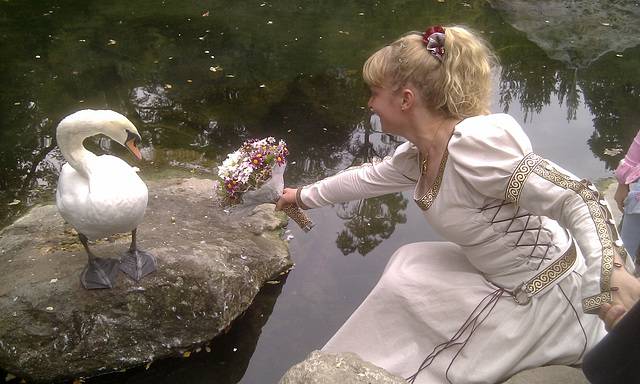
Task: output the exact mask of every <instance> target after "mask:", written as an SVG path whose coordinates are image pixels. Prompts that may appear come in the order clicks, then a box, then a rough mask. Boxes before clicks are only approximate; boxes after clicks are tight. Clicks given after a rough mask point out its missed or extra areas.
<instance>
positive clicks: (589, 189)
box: [534, 161, 613, 312]
mask: <svg viewBox="0 0 640 384" xmlns="http://www.w3.org/2000/svg"><path fill="white" fill-rule="evenodd" d="M534 172H535V173H536V174H537V175H539V176H540V177H542V178H544V179H546V180H549V181H551V182H552V183H554V184H556V185H557V186H559V187H561V188H564V189H570V190H572V191H574V192H576V193H577V194H578V195H579V196H580V197H582V200H584V202H585V203H586V204H587V207H588V209H589V213H590V214H591V218H592V219H593V222H594V224H595V226H596V231H597V233H598V238H599V239H600V243H601V244H602V267H601V278H600V291H601V293H599V294H598V295H595V296H591V297H587V298H584V299H582V307H583V310H584V311H585V312H589V311H593V310H595V309H598V308H599V307H600V306H602V304H604V303H608V302H610V301H611V292H610V290H611V274H612V272H613V241H612V240H611V233H610V231H609V228H608V224H607V217H606V214H604V212H606V209H604V207H603V206H602V204H601V203H600V200H599V193H598V191H597V189H596V188H595V187H594V186H593V184H591V183H590V182H589V181H588V180H580V181H579V180H575V179H572V178H570V177H569V176H567V175H565V174H563V173H560V172H558V171H557V170H556V169H554V168H552V167H551V166H550V165H549V163H548V162H547V161H541V162H539V163H538V165H537V166H536V168H535V170H534Z"/></svg>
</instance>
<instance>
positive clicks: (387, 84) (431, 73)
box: [363, 26, 498, 118]
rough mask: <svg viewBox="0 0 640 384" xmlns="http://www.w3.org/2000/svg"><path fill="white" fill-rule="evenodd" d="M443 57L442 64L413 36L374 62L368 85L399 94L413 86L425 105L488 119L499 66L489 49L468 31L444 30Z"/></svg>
mask: <svg viewBox="0 0 640 384" xmlns="http://www.w3.org/2000/svg"><path fill="white" fill-rule="evenodd" d="M444 52H445V54H444V60H440V59H438V58H437V57H436V56H434V55H433V54H432V53H431V52H430V51H429V50H427V46H426V44H425V43H424V42H423V41H422V34H421V33H420V32H412V33H410V34H408V35H406V36H403V37H401V38H400V39H398V40H396V41H394V42H393V43H391V44H390V45H388V46H386V47H384V48H381V49H380V50H378V51H377V52H376V53H374V54H373V55H372V56H371V57H369V59H368V60H367V61H366V62H365V64H364V67H363V76H364V80H365V82H366V83H367V84H369V85H374V86H379V87H382V88H385V89H388V90H391V91H394V92H395V91H399V90H401V89H402V88H404V87H405V86H407V85H409V84H411V85H413V86H414V87H416V88H417V90H418V91H419V92H420V94H421V96H422V99H423V100H424V101H425V103H427V104H428V105H429V106H431V107H433V108H435V109H440V110H442V111H443V112H444V113H446V114H447V115H449V116H452V117H458V118H465V117H471V116H477V115H486V114H489V104H490V102H491V92H492V89H493V81H492V72H493V70H494V69H495V68H496V67H497V65H498V60H497V57H496V55H495V53H494V52H493V50H492V49H491V48H490V47H489V44H488V43H487V42H486V41H485V40H484V39H483V38H482V37H480V36H479V35H477V34H476V33H475V32H473V31H471V30H469V29H467V28H465V27H460V26H454V27H445V42H444Z"/></svg>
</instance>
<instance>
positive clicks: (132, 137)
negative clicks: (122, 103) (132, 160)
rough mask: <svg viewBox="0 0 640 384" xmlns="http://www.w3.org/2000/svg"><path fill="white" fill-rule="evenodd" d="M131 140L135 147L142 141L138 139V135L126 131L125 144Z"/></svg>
mask: <svg viewBox="0 0 640 384" xmlns="http://www.w3.org/2000/svg"><path fill="white" fill-rule="evenodd" d="M131 140H133V144H134V145H135V146H136V147H137V146H138V144H140V142H141V141H142V139H141V138H140V135H138V134H136V133H133V132H131V131H130V130H128V129H127V140H126V141H127V142H130V141H131Z"/></svg>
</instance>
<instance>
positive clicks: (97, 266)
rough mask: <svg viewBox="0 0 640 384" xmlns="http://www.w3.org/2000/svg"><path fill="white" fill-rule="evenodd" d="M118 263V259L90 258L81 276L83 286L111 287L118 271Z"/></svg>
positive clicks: (91, 287) (94, 287)
mask: <svg viewBox="0 0 640 384" xmlns="http://www.w3.org/2000/svg"><path fill="white" fill-rule="evenodd" d="M118 264H120V263H119V262H118V260H116V259H108V258H107V259H101V258H93V259H89V262H88V263H87V265H86V266H85V267H84V270H83V271H82V275H81V276H80V282H81V283H82V286H83V287H85V288H86V289H105V288H111V287H112V286H113V282H114V280H115V279H116V274H117V273H118Z"/></svg>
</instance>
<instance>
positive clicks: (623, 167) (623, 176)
mask: <svg viewBox="0 0 640 384" xmlns="http://www.w3.org/2000/svg"><path fill="white" fill-rule="evenodd" d="M615 176H616V179H617V180H618V182H619V183H620V184H630V183H633V182H634V181H636V180H638V178H640V131H639V132H638V134H637V135H636V137H635V139H633V143H631V146H630V147H629V150H628V151H627V154H626V156H625V157H624V159H622V160H620V164H618V168H616V171H615Z"/></svg>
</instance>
